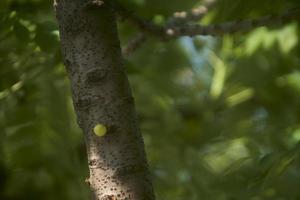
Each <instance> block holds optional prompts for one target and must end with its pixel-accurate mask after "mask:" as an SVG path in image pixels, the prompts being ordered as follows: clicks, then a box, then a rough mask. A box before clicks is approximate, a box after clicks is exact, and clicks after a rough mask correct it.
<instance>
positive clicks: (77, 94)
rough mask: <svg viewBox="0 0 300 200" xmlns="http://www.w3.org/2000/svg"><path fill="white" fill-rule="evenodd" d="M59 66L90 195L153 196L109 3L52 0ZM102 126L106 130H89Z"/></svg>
mask: <svg viewBox="0 0 300 200" xmlns="http://www.w3.org/2000/svg"><path fill="white" fill-rule="evenodd" d="M55 10H56V16H57V20H58V23H59V31H60V39H61V48H62V54H63V60H64V64H65V65H66V69H67V73H68V76H69V79H70V82H71V89H72V98H73V102H74V108H75V111H76V115H77V121H78V124H79V126H80V128H81V129H82V130H83V133H84V135H85V142H86V146H87V155H88V165H89V170H90V177H89V178H88V179H87V182H88V183H89V185H90V187H91V190H92V193H93V196H94V199H97V200H98V199H99V200H100V199H101V200H104V199H111V200H116V199H118V200H125V199H128V200H129V199H130V200H153V199H154V194H153V189H152V184H151V181H150V180H149V173H148V165H147V161H146V156H145V151H144V144H143V140H142V137H141V133H140V131H139V128H138V124H137V120H136V113H135V109H134V101H133V97H132V94H131V91H130V86H129V83H128V80H127V76H126V73H125V69H124V67H123V63H122V55H121V48H120V43H119V39H118V34H117V26H116V19H115V15H114V12H113V11H112V10H111V9H110V6H109V2H108V1H105V2H104V4H103V2H101V1H96V0H93V1H88V0H57V1H56V2H55ZM96 124H104V125H105V127H107V130H108V131H107V134H106V135H105V136H103V137H99V136H97V135H95V134H94V132H93V128H94V127H95V125H96Z"/></svg>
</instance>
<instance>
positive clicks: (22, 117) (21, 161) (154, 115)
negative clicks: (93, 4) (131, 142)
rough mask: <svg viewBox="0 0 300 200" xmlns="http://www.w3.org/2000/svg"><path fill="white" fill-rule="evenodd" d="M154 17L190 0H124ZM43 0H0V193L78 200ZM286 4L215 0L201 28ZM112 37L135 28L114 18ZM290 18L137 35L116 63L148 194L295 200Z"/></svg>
mask: <svg viewBox="0 0 300 200" xmlns="http://www.w3.org/2000/svg"><path fill="white" fill-rule="evenodd" d="M124 3H125V5H126V6H128V7H130V8H132V10H134V11H135V12H136V13H138V14H140V15H142V16H143V17H145V18H147V19H150V20H154V21H155V22H157V21H159V22H161V21H163V20H165V19H166V18H167V17H168V16H169V15H171V14H172V13H173V12H174V11H178V10H188V9H191V8H192V7H193V6H195V5H199V4H201V2H200V3H199V1H196V0H188V1H182V0H174V1H172V3H170V1H161V0H127V1H124ZM51 4H52V2H51V1H45V0H1V1H0V199H1V200H2V199H3V200H21V199H24V200H25V199H26V200H28V199H30V200H34V199H70V200H71V199H72V200H73V199H75V200H76V199H87V198H88V188H87V186H85V184H84V178H85V177H86V176H87V175H88V169H87V164H86V155H85V147H84V140H83V136H82V134H81V131H80V130H79V128H78V127H77V125H76V120H75V115H74V111H73V107H72V101H71V97H70V86H69V82H68V79H67V76H66V73H65V70H64V67H63V65H62V63H61V58H60V51H59V35H58V31H57V24H56V21H55V18H54V12H53V11H52V5H51ZM299 6H300V3H299V1H297V0H276V1H271V0H263V1H258V0H251V1H245V0H219V1H218V4H217V6H216V8H214V9H213V10H212V12H210V13H209V14H208V15H207V16H206V17H205V18H204V20H203V23H214V22H222V21H228V20H235V19H246V18H253V17H257V16H260V15H264V14H274V13H278V12H282V11H284V10H287V9H289V8H293V7H299ZM119 29H120V37H121V41H122V44H126V42H127V41H128V39H129V38H131V37H133V36H134V35H135V32H136V30H135V29H134V28H132V27H131V26H129V25H127V24H126V23H122V24H120V25H119ZM299 33H300V30H299V22H293V23H290V24H287V25H285V26H282V27H278V28H273V29H269V28H258V29H255V30H253V31H251V32H250V33H247V34H234V35H226V36H224V37H222V38H212V37H195V38H181V39H178V40H174V41H170V42H167V43H163V42H161V41H158V40H155V39H149V40H148V41H147V42H146V44H144V45H143V47H142V48H141V49H139V50H138V51H137V52H135V53H134V54H132V55H130V56H129V57H127V58H125V65H126V67H127V69H128V73H129V78H130V82H131V84H132V89H133V93H134V96H135V99H136V106H137V111H138V115H139V120H140V125H141V129H142V132H143V135H144V138H145V143H146V150H147V153H148V158H149V162H150V167H151V172H152V176H153V181H154V186H155V191H156V195H157V199H158V200H182V199H186V198H187V197H188V199H190V200H199V199H203V200H242V199H243V200H271V199H272V200H299V199H300V191H299V185H300V159H299V152H300V57H299V55H300V48H299V47H300V45H299V39H300V34H299Z"/></svg>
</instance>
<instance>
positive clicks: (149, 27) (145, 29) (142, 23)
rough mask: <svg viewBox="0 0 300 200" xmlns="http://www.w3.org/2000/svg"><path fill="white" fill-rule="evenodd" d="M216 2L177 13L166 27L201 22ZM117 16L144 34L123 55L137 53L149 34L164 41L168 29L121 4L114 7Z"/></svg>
mask: <svg viewBox="0 0 300 200" xmlns="http://www.w3.org/2000/svg"><path fill="white" fill-rule="evenodd" d="M215 3H216V0H205V1H204V3H203V5H201V6H199V7H197V8H194V9H192V10H191V11H190V12H175V13H174V15H173V16H172V17H170V18H169V19H168V20H167V23H166V27H173V26H174V25H175V24H177V25H178V24H183V23H187V22H191V21H199V20H201V19H202V18H203V17H204V16H205V14H206V13H207V12H208V11H209V10H210V9H211V8H213V7H214V5H215ZM113 7H114V9H115V10H116V11H117V14H118V15H119V16H120V17H121V18H122V19H123V20H127V21H129V22H130V23H131V24H133V25H135V26H136V27H137V28H139V29H140V30H141V32H142V33H139V34H137V35H136V36H135V37H134V38H133V39H132V40H130V41H129V42H128V43H127V45H126V46H125V47H123V48H122V53H123V55H124V56H129V55H130V54H131V53H133V52H134V51H136V50H137V49H138V48H140V47H141V46H142V44H143V43H144V42H145V41H146V40H147V36H146V35H147V34H150V35H155V36H157V37H159V38H161V39H163V40H165V39H166V38H165V37H164V35H165V32H166V28H165V27H160V26H157V25H155V24H153V23H151V22H147V21H146V20H143V19H141V18H139V17H138V16H136V15H134V13H133V12H130V11H129V10H127V9H126V8H124V7H122V6H121V5H120V4H115V5H113Z"/></svg>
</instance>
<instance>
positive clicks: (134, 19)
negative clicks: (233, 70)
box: [114, 0, 300, 40]
mask: <svg viewBox="0 0 300 200" xmlns="http://www.w3.org/2000/svg"><path fill="white" fill-rule="evenodd" d="M208 2H210V4H209V5H210V6H211V7H212V6H213V5H214V3H212V2H214V1H212V0H210V1H208ZM114 8H115V10H116V11H117V12H118V13H119V15H120V16H122V17H123V18H124V19H126V20H127V21H129V22H130V23H132V24H133V25H135V26H136V27H137V28H139V29H140V30H141V31H142V32H143V33H144V34H148V35H152V36H154V37H158V38H160V39H162V40H169V39H173V38H177V37H181V36H196V35H211V36H222V35H224V34H228V33H236V32H247V31H250V30H252V29H254V28H257V27H261V26H268V27H273V26H278V25H282V24H286V23H288V22H291V21H293V20H296V19H299V16H300V12H299V11H300V10H299V9H293V10H289V11H287V12H285V13H283V14H281V15H269V16H263V17H261V18H258V19H250V20H244V21H232V22H225V23H221V24H213V25H207V26H202V25H199V24H189V23H188V22H191V21H193V19H201V17H203V16H204V14H205V13H207V10H206V9H202V11H201V12H200V11H199V15H198V17H195V16H193V14H189V15H188V14H187V13H185V12H177V13H175V14H174V17H173V18H171V19H170V20H168V23H166V25H165V26H159V25H156V24H154V23H152V22H151V21H146V20H143V19H141V18H139V17H138V16H136V15H134V14H133V13H131V12H129V11H128V10H126V9H125V8H124V7H122V6H121V5H117V6H115V7H114ZM194 12H195V11H194ZM180 18H182V19H183V18H184V19H189V21H186V20H184V21H185V22H186V23H173V22H178V19H180ZM171 22H172V23H171Z"/></svg>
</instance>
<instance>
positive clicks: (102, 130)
mask: <svg viewBox="0 0 300 200" xmlns="http://www.w3.org/2000/svg"><path fill="white" fill-rule="evenodd" d="M106 132H107V128H106V127H105V126H104V125H103V124H96V126H95V127H94V133H95V135H97V136H99V137H103V136H104V135H105V134H106Z"/></svg>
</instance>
